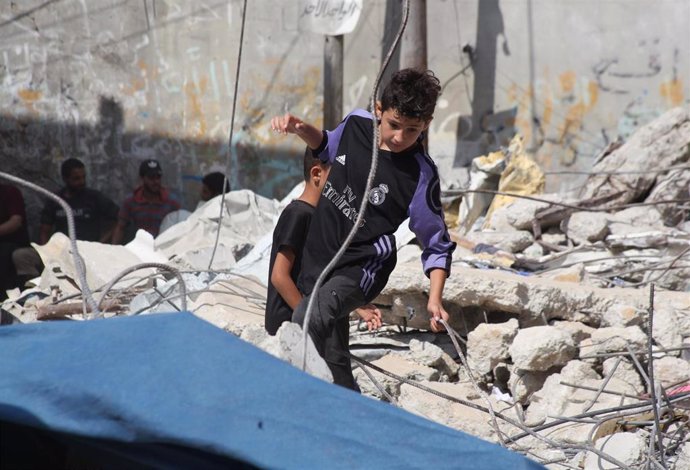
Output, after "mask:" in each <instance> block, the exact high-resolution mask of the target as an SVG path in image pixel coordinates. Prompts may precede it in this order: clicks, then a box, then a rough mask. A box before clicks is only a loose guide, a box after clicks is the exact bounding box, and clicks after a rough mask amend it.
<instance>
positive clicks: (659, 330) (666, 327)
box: [652, 304, 683, 356]
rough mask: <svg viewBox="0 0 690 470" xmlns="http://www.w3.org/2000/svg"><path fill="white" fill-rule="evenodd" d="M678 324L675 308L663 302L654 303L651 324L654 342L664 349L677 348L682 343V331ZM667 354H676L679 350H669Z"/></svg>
mask: <svg viewBox="0 0 690 470" xmlns="http://www.w3.org/2000/svg"><path fill="white" fill-rule="evenodd" d="M679 324H680V321H679V319H678V316H677V315H676V309H675V308H673V307H672V306H669V305H665V304H664V305H656V306H655V308H654V316H653V324H652V329H653V332H652V337H653V338H654V342H655V343H656V344H658V345H659V346H660V347H662V348H664V349H672V348H679V347H680V346H681V345H682V343H683V332H682V330H681V329H680V328H678V326H679ZM667 354H669V355H671V356H678V355H679V354H680V351H670V352H668V353H667Z"/></svg>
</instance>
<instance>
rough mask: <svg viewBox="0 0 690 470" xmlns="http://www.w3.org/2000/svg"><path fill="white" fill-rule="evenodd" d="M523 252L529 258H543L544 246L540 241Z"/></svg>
mask: <svg viewBox="0 0 690 470" xmlns="http://www.w3.org/2000/svg"><path fill="white" fill-rule="evenodd" d="M522 254H523V255H525V256H527V257H529V258H541V257H542V256H544V247H542V246H541V245H540V244H539V243H532V244H531V245H530V246H528V247H527V248H525V249H524V250H522Z"/></svg>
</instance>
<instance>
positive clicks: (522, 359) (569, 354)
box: [508, 326, 577, 371]
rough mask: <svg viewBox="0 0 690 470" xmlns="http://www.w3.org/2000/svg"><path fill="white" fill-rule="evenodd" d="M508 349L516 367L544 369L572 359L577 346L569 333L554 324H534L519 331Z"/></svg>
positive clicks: (533, 369)
mask: <svg viewBox="0 0 690 470" xmlns="http://www.w3.org/2000/svg"><path fill="white" fill-rule="evenodd" d="M508 351H509V352H510V357H511V358H512V360H513V364H515V367H516V368H518V369H520V370H530V371H544V370H548V369H550V368H552V367H554V366H559V365H563V364H565V363H567V362H568V361H570V360H571V359H572V358H574V357H575V354H576V353H577V348H576V347H575V341H573V338H572V336H571V335H570V334H569V333H567V332H565V331H563V330H560V329H558V328H554V327H553V326H534V327H531V328H523V329H521V330H520V331H518V333H517V335H516V336H515V339H514V340H513V344H511V345H510V348H509V349H508Z"/></svg>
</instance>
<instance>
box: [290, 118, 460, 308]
mask: <svg viewBox="0 0 690 470" xmlns="http://www.w3.org/2000/svg"><path fill="white" fill-rule="evenodd" d="M371 143H372V118H371V113H369V112H367V111H364V110H355V111H354V112H352V113H350V114H349V115H348V116H347V117H346V118H345V119H344V120H343V122H341V123H340V125H338V127H337V128H336V129H334V130H333V131H327V132H324V139H323V141H322V143H321V146H320V147H319V148H318V149H316V150H314V154H316V155H318V156H319V158H320V159H321V160H322V161H324V162H328V163H330V164H331V169H330V172H329V175H328V181H327V182H326V185H325V187H324V189H323V191H322V193H321V200H320V202H319V204H318V205H317V207H316V213H315V216H314V221H313V222H312V224H311V225H310V228H309V233H308V234H307V241H306V247H305V249H304V253H303V260H302V262H303V266H304V269H302V271H301V272H300V276H299V282H298V287H299V289H300V290H301V291H302V292H303V293H305V294H309V293H311V291H312V289H313V287H314V283H315V282H316V279H317V278H318V276H319V275H320V273H321V271H322V270H323V268H324V267H325V266H326V265H327V264H328V263H329V262H330V261H331V259H332V258H333V256H334V255H335V253H336V252H337V251H338V250H339V249H340V247H341V246H342V244H343V241H344V240H345V239H346V238H347V235H348V234H349V232H350V230H351V229H352V226H353V225H354V222H355V220H356V218H357V212H358V210H359V208H360V206H361V204H362V197H363V194H364V188H365V186H366V182H367V178H368V175H369V168H370V166H371V150H372V146H371ZM367 198H368V200H369V204H368V206H367V210H366V213H365V214H364V218H363V220H362V225H361V226H360V228H359V229H358V231H357V234H356V236H355V237H354V239H353V240H352V243H351V244H350V245H349V246H348V248H347V250H346V251H345V253H344V254H343V256H342V257H341V258H340V261H339V262H338V264H337V265H336V266H335V267H334V269H333V273H336V272H337V273H339V274H343V275H346V276H348V277H350V278H352V279H356V280H358V281H359V285H360V288H361V289H362V293H363V294H364V297H365V299H366V300H367V301H371V299H373V298H374V297H376V295H378V293H379V292H380V291H381V289H383V287H384V286H385V284H386V282H387V281H388V277H389V275H390V273H391V271H392V270H393V268H394V267H395V262H396V245H395V236H394V233H395V231H396V230H397V229H398V227H399V226H400V224H402V223H403V222H404V221H405V220H406V219H407V218H408V217H409V218H410V229H411V230H412V231H413V232H414V233H415V235H416V236H417V240H418V241H419V243H420V244H421V245H422V249H423V251H422V265H423V269H424V272H425V273H426V274H427V275H428V273H429V271H431V270H432V269H444V270H446V272H447V273H448V274H450V263H451V261H452V253H453V250H454V249H455V243H453V242H452V241H451V239H450V236H449V234H448V230H447V228H446V225H445V222H444V218H443V208H442V206H441V193H440V183H439V177H438V170H437V169H436V165H435V164H434V162H433V161H432V160H431V158H430V157H429V156H428V155H427V153H426V151H425V149H424V146H423V145H422V143H421V141H420V142H417V143H416V144H415V145H413V146H412V147H411V148H409V149H407V150H406V151H404V152H399V153H393V152H388V151H385V150H379V159H378V168H377V171H376V177H375V179H374V182H373V185H372V188H371V190H370V191H369V194H368V195H367Z"/></svg>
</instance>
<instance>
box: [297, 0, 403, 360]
mask: <svg viewBox="0 0 690 470" xmlns="http://www.w3.org/2000/svg"><path fill="white" fill-rule="evenodd" d="M409 13H410V2H409V0H405V5H404V6H403V19H402V22H401V23H400V29H399V30H398V34H397V35H396V36H395V40H394V41H393V44H391V47H390V49H389V50H388V54H387V55H386V58H385V59H384V61H383V64H382V65H381V70H379V73H378V76H377V77H376V81H375V82H374V89H373V90H372V92H371V96H370V98H369V101H370V106H371V113H372V120H371V122H372V127H373V141H372V145H371V168H370V169H369V177H368V178H367V184H366V186H365V188H364V196H363V197H362V204H361V206H360V207H359V213H358V214H357V219H356V220H355V224H354V225H353V226H352V229H351V230H350V233H349V234H348V235H347V238H345V241H344V242H343V244H342V246H341V247H340V249H339V250H338V252H337V253H336V254H335V256H333V259H332V260H331V261H330V263H328V265H326V267H325V268H323V271H321V274H320V275H319V277H318V279H316V283H315V284H314V288H313V289H312V291H311V294H310V295H309V303H308V304H307V311H306V313H305V315H304V322H303V323H302V328H303V330H302V340H303V344H304V346H303V349H302V370H306V366H307V338H308V337H309V320H310V319H311V312H312V310H313V308H314V299H315V298H316V295H315V294H316V293H317V292H318V290H319V289H320V288H321V284H323V281H324V279H325V278H326V276H328V274H330V272H331V270H332V269H333V267H335V265H336V264H337V263H338V261H340V258H341V257H342V256H343V254H344V253H345V250H347V248H348V247H349V246H350V243H351V242H352V240H353V239H354V238H355V235H356V234H357V230H358V229H359V225H360V224H361V223H362V219H363V218H364V211H365V210H366V209H367V205H368V203H369V198H368V197H367V194H369V191H370V190H371V187H372V186H373V184H374V177H375V176H376V168H377V166H378V158H379V126H378V122H377V119H376V116H375V111H374V110H375V109H376V95H377V94H378V89H379V83H380V82H381V77H382V76H383V73H384V72H385V71H386V67H388V63H389V62H390V60H391V57H393V52H395V48H396V47H397V46H398V43H399V42H400V38H401V37H402V35H403V32H405V27H406V26H407V18H408V17H409Z"/></svg>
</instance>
